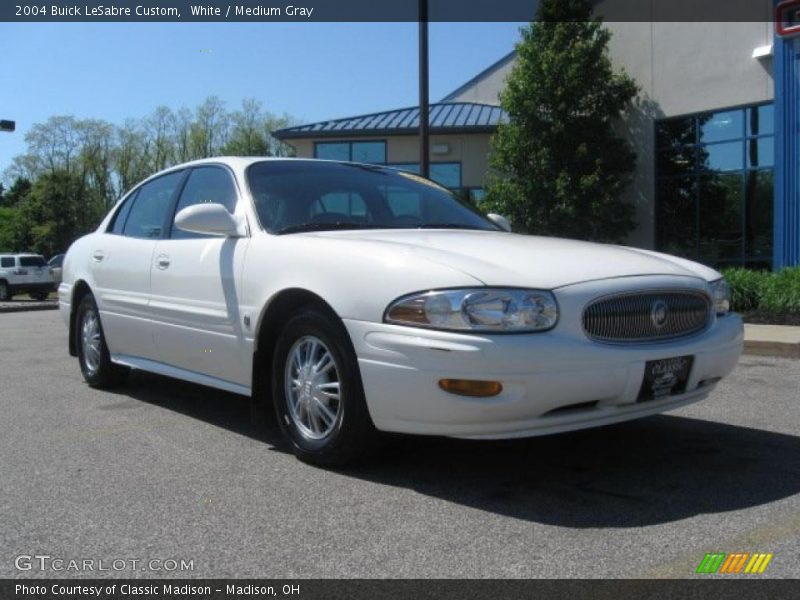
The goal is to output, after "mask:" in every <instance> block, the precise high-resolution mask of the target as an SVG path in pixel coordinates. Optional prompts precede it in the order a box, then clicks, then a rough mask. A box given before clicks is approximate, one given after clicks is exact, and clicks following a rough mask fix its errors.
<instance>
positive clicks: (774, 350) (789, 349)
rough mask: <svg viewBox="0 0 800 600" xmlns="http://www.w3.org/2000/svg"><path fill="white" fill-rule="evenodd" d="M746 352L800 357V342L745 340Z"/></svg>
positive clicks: (758, 354) (760, 354)
mask: <svg viewBox="0 0 800 600" xmlns="http://www.w3.org/2000/svg"><path fill="white" fill-rule="evenodd" d="M744 353H745V354H751V355H753V356H778V357H781V358H800V344H792V343H790V342H773V341H769V340H745V341H744Z"/></svg>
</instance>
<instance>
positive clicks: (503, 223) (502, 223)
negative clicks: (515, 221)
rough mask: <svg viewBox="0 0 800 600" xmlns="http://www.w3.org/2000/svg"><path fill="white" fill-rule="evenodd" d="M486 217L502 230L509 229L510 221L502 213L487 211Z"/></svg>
mask: <svg viewBox="0 0 800 600" xmlns="http://www.w3.org/2000/svg"><path fill="white" fill-rule="evenodd" d="M486 217H487V218H488V219H489V220H490V221H491V222H492V223H494V224H495V225H497V226H498V227H499V228H500V229H502V230H503V231H511V222H510V221H509V220H508V219H506V218H505V217H504V216H503V215H498V214H495V213H489V214H488V215H486Z"/></svg>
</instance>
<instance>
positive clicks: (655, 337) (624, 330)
mask: <svg viewBox="0 0 800 600" xmlns="http://www.w3.org/2000/svg"><path fill="white" fill-rule="evenodd" d="M710 318H711V301H710V299H709V297H708V296H707V295H706V294H703V293H702V292H698V291H695V290H647V291H641V292H629V293H624V294H616V295H614V296H605V297H603V298H599V299H597V300H595V301H593V302H592V303H590V304H589V305H588V306H587V307H586V309H585V310H584V311H583V330H584V331H585V332H586V335H587V336H588V337H590V338H591V339H593V340H598V341H601V342H645V341H659V340H667V339H673V338H677V337H682V336H686V335H692V334H693V333H697V332H699V331H702V330H703V329H705V328H706V326H707V325H708V322H709V319H710Z"/></svg>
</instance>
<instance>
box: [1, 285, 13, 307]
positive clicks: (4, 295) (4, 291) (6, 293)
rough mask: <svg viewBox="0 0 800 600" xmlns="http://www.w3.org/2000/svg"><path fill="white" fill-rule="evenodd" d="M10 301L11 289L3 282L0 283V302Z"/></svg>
mask: <svg viewBox="0 0 800 600" xmlns="http://www.w3.org/2000/svg"><path fill="white" fill-rule="evenodd" d="M7 300H11V288H10V287H9V285H8V283H6V282H5V281H0V302H5V301H7Z"/></svg>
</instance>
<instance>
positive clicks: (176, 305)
mask: <svg viewBox="0 0 800 600" xmlns="http://www.w3.org/2000/svg"><path fill="white" fill-rule="evenodd" d="M238 197H239V194H238V189H237V186H236V181H235V179H234V177H233V174H232V173H231V172H230V171H229V170H228V169H227V168H226V167H223V166H221V165H220V166H217V165H204V166H200V167H194V168H192V169H191V172H190V173H189V175H188V177H187V178H186V183H185V185H184V186H183V191H182V192H181V195H180V198H179V199H178V202H177V206H176V207H175V210H174V211H173V214H172V220H171V225H170V230H169V232H168V237H166V238H165V239H163V240H160V241H158V242H157V243H156V247H155V251H154V253H153V261H152V263H153V264H152V294H151V301H150V311H151V314H152V315H153V320H154V322H155V324H156V326H155V329H154V339H155V345H156V352H157V355H158V357H159V360H160V361H161V362H163V363H166V364H169V365H172V366H176V367H179V368H181V369H186V370H189V371H193V372H195V373H200V374H202V375H206V376H209V377H214V378H216V379H219V380H223V381H225V382H229V383H235V384H237V385H243V386H247V387H249V385H250V383H249V374H250V371H251V368H250V365H249V364H248V362H247V357H246V356H245V352H244V349H243V346H244V344H243V343H242V342H243V331H242V322H241V318H240V315H239V298H240V295H241V289H240V285H241V278H240V276H241V270H242V265H243V262H244V255H245V252H246V250H247V246H248V243H249V239H248V238H233V237H231V238H226V237H220V236H212V235H201V234H196V233H188V232H185V231H181V230H179V229H177V228H176V227H175V225H174V215H175V214H177V213H178V212H180V211H181V210H182V209H184V208H186V207H188V206H192V205H195V204H201V203H207V202H213V203H217V204H222V205H223V206H225V208H227V209H228V211H229V212H230V213H232V214H235V212H236V209H237V201H238ZM240 210H241V208H240Z"/></svg>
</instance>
